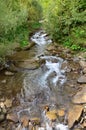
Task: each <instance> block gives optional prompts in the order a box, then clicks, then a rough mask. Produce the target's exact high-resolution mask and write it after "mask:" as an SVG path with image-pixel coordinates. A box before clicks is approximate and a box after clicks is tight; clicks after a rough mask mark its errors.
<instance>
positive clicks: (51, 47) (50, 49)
mask: <svg viewBox="0 0 86 130" xmlns="http://www.w3.org/2000/svg"><path fill="white" fill-rule="evenodd" d="M47 50H48V51H53V50H55V46H52V45H50V46H49V47H48V48H47Z"/></svg>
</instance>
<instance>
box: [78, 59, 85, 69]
mask: <svg viewBox="0 0 86 130" xmlns="http://www.w3.org/2000/svg"><path fill="white" fill-rule="evenodd" d="M79 63H80V65H81V67H82V68H86V61H83V60H80V62H79Z"/></svg>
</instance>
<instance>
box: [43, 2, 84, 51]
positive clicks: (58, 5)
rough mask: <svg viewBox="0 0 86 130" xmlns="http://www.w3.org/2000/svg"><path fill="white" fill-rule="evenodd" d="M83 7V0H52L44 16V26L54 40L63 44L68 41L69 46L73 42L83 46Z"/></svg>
mask: <svg viewBox="0 0 86 130" xmlns="http://www.w3.org/2000/svg"><path fill="white" fill-rule="evenodd" d="M85 8H86V2H85V0H72V1H69V0H54V1H53V0H52V2H51V5H50V6H49V8H48V14H47V17H46V16H45V19H46V22H45V28H46V29H47V31H48V32H49V33H50V35H51V37H52V38H53V39H54V40H55V41H59V42H61V43H64V44H66V43H68V42H70V43H68V44H69V46H70V47H71V46H72V45H73V44H76V46H80V47H81V46H82V47H83V46H84V45H86V42H85V37H86V28H85V27H86V24H85V23H86V10H85ZM73 47H74V46H73ZM77 49H80V48H79V47H77Z"/></svg>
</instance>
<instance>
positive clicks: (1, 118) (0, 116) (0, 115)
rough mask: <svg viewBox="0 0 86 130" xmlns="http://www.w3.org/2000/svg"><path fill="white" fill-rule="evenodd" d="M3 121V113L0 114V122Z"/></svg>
mask: <svg viewBox="0 0 86 130" xmlns="http://www.w3.org/2000/svg"><path fill="white" fill-rule="evenodd" d="M4 120H5V114H3V113H0V122H2V121H4Z"/></svg>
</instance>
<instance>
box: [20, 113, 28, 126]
mask: <svg viewBox="0 0 86 130" xmlns="http://www.w3.org/2000/svg"><path fill="white" fill-rule="evenodd" d="M20 121H21V123H22V125H23V127H25V128H26V127H28V125H29V118H28V117H27V116H26V115H24V116H23V117H21V119H20Z"/></svg>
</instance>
